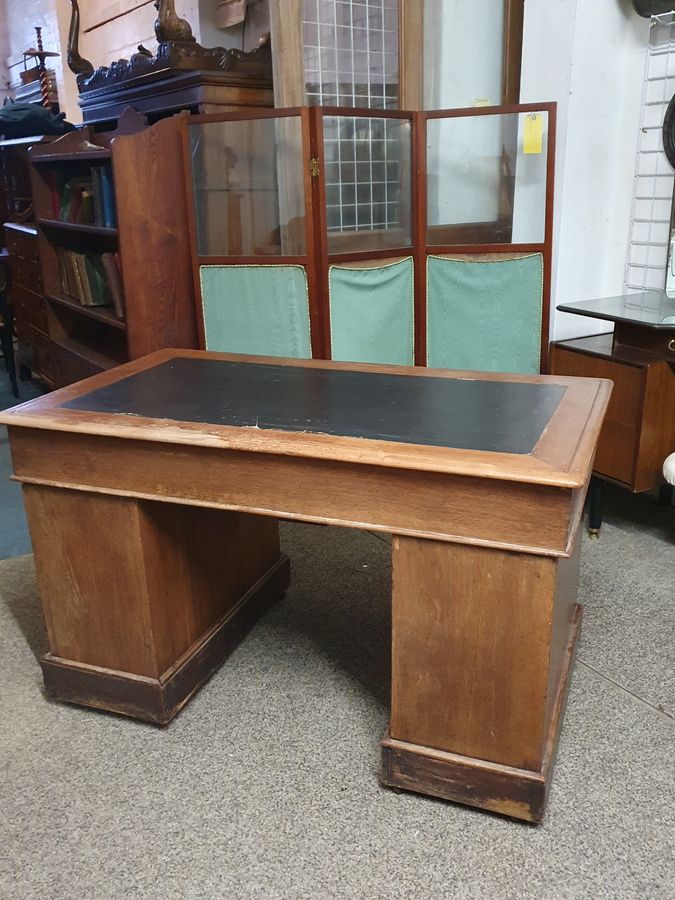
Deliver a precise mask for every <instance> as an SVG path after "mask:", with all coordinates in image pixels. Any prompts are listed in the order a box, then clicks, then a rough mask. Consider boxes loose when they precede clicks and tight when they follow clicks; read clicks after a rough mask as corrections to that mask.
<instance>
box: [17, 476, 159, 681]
mask: <svg viewBox="0 0 675 900" xmlns="http://www.w3.org/2000/svg"><path fill="white" fill-rule="evenodd" d="M24 503H25V506H26V515H27V518H28V524H29V528H30V533H31V539H32V542H33V552H34V554H35V565H36V568H37V577H38V583H39V585H40V597H41V600H42V605H43V609H44V613H45V620H46V624H47V631H48V633H49V646H50V649H51V652H52V653H53V654H54V655H56V656H60V657H63V658H65V659H74V660H78V661H79V662H83V663H89V664H91V665H95V666H102V667H106V668H112V669H119V670H122V671H127V672H133V673H134V674H137V675H148V676H152V675H156V674H157V661H156V658H155V652H154V648H153V646H152V634H151V623H150V615H149V609H148V599H147V584H146V581H145V571H144V566H143V559H142V552H141V551H142V546H141V534H140V523H139V519H138V507H137V504H136V503H135V502H134V501H132V500H126V499H124V498H120V497H94V498H93V499H92V497H91V495H88V494H83V493H79V492H75V491H59V490H50V489H42V488H34V487H25V488H24ZM158 574H159V573H158Z"/></svg>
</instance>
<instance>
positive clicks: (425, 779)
mask: <svg viewBox="0 0 675 900" xmlns="http://www.w3.org/2000/svg"><path fill="white" fill-rule="evenodd" d="M581 617H582V609H581V607H580V606H579V605H577V606H576V608H575V610H574V616H573V619H572V622H571V627H570V632H569V641H568V644H567V649H566V653H565V660H564V665H563V667H562V670H561V673H560V678H559V680H558V685H557V694H556V698H555V703H554V707H553V713H552V716H551V718H550V721H549V730H548V734H547V736H546V748H545V753H544V758H543V763H542V767H541V770H540V771H538V772H534V771H529V770H527V769H517V768H514V767H511V766H505V765H500V764H498V763H493V762H489V761H487V760H483V759H473V758H471V757H469V756H462V755H460V754H456V753H447V752H445V751H443V750H435V749H433V748H432V747H423V746H420V745H419V744H413V743H409V742H407V741H398V740H394V739H393V738H392V737H391V736H390V734H389V733H388V732H387V734H385V736H384V738H383V739H382V741H381V746H382V776H381V780H382V783H383V785H385V786H386V787H391V788H394V789H395V790H400V791H412V792H414V793H418V794H427V795H429V796H431V797H439V798H441V799H443V800H451V801H454V802H455V803H463V804H465V805H467V806H476V807H478V808H480V809H485V810H488V811H490V812H495V813H499V814H501V815H504V816H510V817H511V818H514V819H521V820H523V821H526V822H534V823H539V822H541V821H542V819H543V817H544V809H545V806H546V797H547V795H548V790H549V787H550V785H551V779H552V776H553V764H554V762H555V755H556V750H557V745H558V736H559V734H560V729H561V727H562V720H563V713H564V710H565V704H566V701H567V693H568V690H569V684H570V679H571V675H572V668H573V666H574V659H575V655H576V646H577V640H578V637H579V633H580V631H581Z"/></svg>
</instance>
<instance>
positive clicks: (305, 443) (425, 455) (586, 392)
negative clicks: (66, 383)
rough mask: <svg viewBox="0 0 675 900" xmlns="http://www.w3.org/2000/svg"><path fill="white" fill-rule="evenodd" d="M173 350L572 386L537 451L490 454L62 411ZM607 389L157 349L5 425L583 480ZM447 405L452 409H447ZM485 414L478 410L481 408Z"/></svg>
mask: <svg viewBox="0 0 675 900" xmlns="http://www.w3.org/2000/svg"><path fill="white" fill-rule="evenodd" d="M175 357H182V358H203V359H223V360H240V361H244V362H261V363H270V364H274V365H282V366H298V367H314V368H323V369H326V370H341V371H354V372H364V373H367V372H372V373H374V374H383V373H386V374H392V375H396V376H406V375H407V376H410V375H414V376H415V377H416V378H448V379H453V378H454V379H456V378H460V379H470V380H481V381H506V382H512V383H528V384H543V385H546V384H558V385H564V386H565V388H566V390H565V393H564V395H563V397H562V399H561V400H560V403H559V404H558V406H557V408H556V410H555V412H554V413H553V415H552V417H551V419H550V421H549V423H548V424H547V425H546V426H545V427H544V429H543V432H542V434H541V436H540V438H539V440H538V441H537V443H536V445H535V447H534V450H533V452H532V453H531V454H512V453H492V452H489V451H475V450H469V449H464V450H460V449H453V448H445V447H442V448H440V447H428V446H421V445H416V444H405V443H393V442H391V441H378V440H367V441H366V440H362V439H359V438H354V437H341V436H333V435H321V434H305V433H303V432H288V431H278V430H274V429H258V428H255V427H243V428H241V427H234V426H218V425H210V424H195V423H189V422H171V421H168V420H166V419H146V418H143V417H141V416H124V415H114V414H102V413H94V412H82V411H78V410H70V409H64V408H63V404H64V403H65V402H68V401H71V400H73V399H75V398H78V397H82V396H83V395H86V394H88V393H90V392H91V391H93V390H95V389H97V388H100V387H103V386H105V385H109V384H112V383H114V382H116V381H119V380H121V379H123V378H126V377H127V376H129V375H131V374H132V373H135V372H141V371H144V370H146V369H150V368H153V367H155V366H158V365H159V364H161V363H163V362H165V361H167V360H170V359H172V358H175ZM610 390H611V385H610V383H609V382H606V381H599V380H596V379H576V378H566V377H565V376H555V377H551V376H541V375H539V376H536V375H535V376H524V375H511V374H509V375H503V374H495V373H476V372H456V371H452V370H441V369H436V370H431V371H430V370H428V369H423V368H407V367H401V366H375V365H354V364H352V363H336V362H327V361H323V360H285V359H279V358H266V357H248V356H237V355H233V354H218V353H205V352H204V351H190V350H160V351H158V352H157V353H153V354H150V355H149V356H146V357H144V358H143V359H141V360H136V361H134V362H132V363H128V364H127V365H124V366H119V367H117V368H116V369H114V370H112V371H109V372H105V373H101V374H100V375H96V376H94V377H93V378H90V379H88V380H87V381H85V382H82V383H80V384H78V385H73V386H71V387H69V388H64V389H62V390H60V391H57V392H55V393H53V394H50V395H48V396H46V397H43V398H38V399H37V400H33V401H29V403H26V404H22V405H20V406H18V407H14V409H12V410H10V411H7V412H4V413H2V414H1V415H0V423H2V424H5V425H7V426H19V427H37V428H40V429H47V430H56V431H70V432H73V433H80V434H87V433H88V434H99V435H115V436H119V437H125V438H129V439H136V440H139V439H140V440H151V441H160V442H168V443H174V444H190V445H201V446H211V447H216V448H220V449H226V448H227V449H232V450H235V449H236V450H243V451H245V452H260V453H266V454H272V455H283V456H301V457H306V458H316V459H332V460H336V461H344V462H354V463H360V464H364V463H372V464H380V465H384V466H386V467H393V468H409V469H414V470H417V471H423V470H425V471H436V472H445V473H448V474H456V475H462V474H463V475H473V476H478V477H481V478H490V479H501V480H511V481H522V482H527V483H531V484H549V485H556V486H559V487H570V488H579V487H583V486H584V484H585V483H586V480H587V475H588V466H589V458H588V457H589V453H588V446H589V445H591V446H594V445H595V442H596V440H597V434H598V432H599V429H600V426H601V423H602V417H603V414H604V410H605V407H606V404H607V400H608V398H609V394H610ZM451 413H452V410H449V412H448V414H451ZM476 414H479V411H476Z"/></svg>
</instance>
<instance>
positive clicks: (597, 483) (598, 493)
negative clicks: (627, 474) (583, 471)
mask: <svg viewBox="0 0 675 900" xmlns="http://www.w3.org/2000/svg"><path fill="white" fill-rule="evenodd" d="M604 493H605V486H604V483H603V481H602V479H601V478H597V477H596V476H595V475H594V476H593V477H592V478H591V486H590V488H589V489H588V533H589V535H590V537H591V538H593V540H597V539H598V538H599V537H600V529H601V528H602V513H603V505H604Z"/></svg>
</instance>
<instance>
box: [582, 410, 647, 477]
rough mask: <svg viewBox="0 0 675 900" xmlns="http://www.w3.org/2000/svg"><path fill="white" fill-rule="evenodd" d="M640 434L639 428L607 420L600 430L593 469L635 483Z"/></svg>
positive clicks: (601, 473)
mask: <svg viewBox="0 0 675 900" xmlns="http://www.w3.org/2000/svg"><path fill="white" fill-rule="evenodd" d="M639 434H640V432H639V430H638V428H630V427H629V426H628V425H622V424H621V423H619V422H610V421H609V420H607V421H605V424H604V425H603V426H602V431H601V432H600V440H599V441H598V449H597V451H596V454H595V461H594V463H593V471H594V472H598V473H599V474H600V475H606V476H607V478H613V479H614V480H616V481H621V482H623V484H625V485H627V486H629V487H630V486H631V485H632V483H633V473H634V470H635V454H636V451H637V445H638V440H639Z"/></svg>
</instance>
